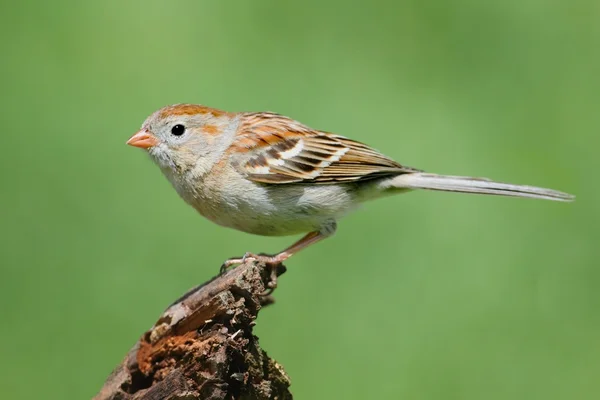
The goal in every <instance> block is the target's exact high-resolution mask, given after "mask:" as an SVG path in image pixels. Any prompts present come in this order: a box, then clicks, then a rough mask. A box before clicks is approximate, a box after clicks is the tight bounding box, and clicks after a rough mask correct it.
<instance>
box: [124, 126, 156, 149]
mask: <svg viewBox="0 0 600 400" xmlns="http://www.w3.org/2000/svg"><path fill="white" fill-rule="evenodd" d="M127 144H128V145H130V146H134V147H139V148H140V149H149V148H150V147H153V146H156V145H157V144H158V139H156V136H154V135H153V134H151V133H150V132H148V130H146V129H142V130H141V131H139V132H137V133H136V134H135V135H133V136H132V137H130V138H129V140H128V141H127Z"/></svg>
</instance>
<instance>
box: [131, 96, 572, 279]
mask: <svg viewBox="0 0 600 400" xmlns="http://www.w3.org/2000/svg"><path fill="white" fill-rule="evenodd" d="M127 144H128V145H131V146H134V147H138V148H141V149H144V150H145V151H147V153H148V154H149V156H150V158H151V159H152V160H153V161H154V162H155V163H156V164H157V165H158V167H159V168H160V169H161V171H162V173H163V174H164V175H165V176H166V178H167V179H168V180H169V181H170V182H171V184H172V185H173V187H174V188H175V190H176V191H177V193H178V194H179V195H180V196H181V198H182V199H183V200H185V202H187V203H188V204H189V205H190V206H192V207H193V208H194V209H196V210H197V211H198V212H199V213H200V214H201V215H202V216H204V217H205V218H207V219H209V220H210V221H212V222H214V223H216V224H218V225H221V226H224V227H228V228H233V229H237V230H240V231H243V232H247V233H251V234H256V235H263V236H287V235H296V234H305V235H304V236H303V237H302V238H301V239H300V240H298V241H297V242H295V243H294V244H292V245H291V246H289V247H287V248H286V249H284V250H283V251H281V252H279V253H277V254H272V255H267V254H262V253H260V254H256V253H251V252H246V253H245V255H244V256H243V257H233V258H229V259H227V260H226V261H225V262H224V263H223V265H222V270H226V269H227V268H229V267H231V266H235V265H238V264H240V263H242V262H244V261H245V260H248V259H254V260H257V261H258V262H261V263H264V264H265V265H268V266H271V267H275V266H278V265H281V263H283V262H284V261H285V260H287V259H288V258H289V257H291V256H292V255H294V254H296V253H297V252H299V251H300V250H302V249H305V248H307V247H308V246H311V245H313V244H315V243H317V242H320V241H321V240H323V239H325V238H328V237H331V236H332V235H333V234H334V233H335V231H336V227H337V221H338V220H340V219H341V218H343V217H344V216H345V215H347V214H348V213H350V212H351V211H353V210H355V209H356V208H357V207H358V206H359V205H360V204H361V203H364V202H366V201H370V200H374V199H378V198H381V197H386V196H390V195H394V194H400V193H405V192H409V191H412V190H416V189H426V190H434V191H446V192H460V193H475V194H486V195H498V196H512V197H527V198H535V199H543V200H555V201H563V202H569V201H573V200H574V198H575V197H574V196H573V195H571V194H568V193H564V192H560V191H556V190H552V189H545V188H541V187H536V186H525V185H515V184H510V183H501V182H496V181H493V180H490V179H487V178H476V177H469V176H451V175H439V174H434V173H427V172H425V171H422V170H420V169H416V168H412V167H408V166H405V165H403V164H399V163H398V162H396V161H394V160H393V159H391V158H389V157H387V156H385V155H383V154H382V153H380V152H379V151H377V150H375V149H373V148H372V147H370V146H368V145H366V144H363V143H361V142H358V141H356V140H352V139H349V138H347V137H344V136H340V135H337V134H334V133H330V132H325V131H320V130H316V129H312V128H310V127H308V126H307V125H304V124H302V123H300V122H298V121H296V120H294V119H292V118H288V117H286V116H283V115H280V114H276V113H272V112H226V111H222V110H219V109H215V108H211V107H207V106H203V105H199V104H174V105H169V106H165V107H162V108H160V109H159V110H157V111H155V112H154V113H152V114H151V115H150V116H149V117H148V118H147V119H146V120H145V121H144V123H143V124H142V126H141V129H140V130H139V131H138V132H137V133H135V134H134V135H133V136H131V138H130V139H129V140H128V141H127Z"/></svg>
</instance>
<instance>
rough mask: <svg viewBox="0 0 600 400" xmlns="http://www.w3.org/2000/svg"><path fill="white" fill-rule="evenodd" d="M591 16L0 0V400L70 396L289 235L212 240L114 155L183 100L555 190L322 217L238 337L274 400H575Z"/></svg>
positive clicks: (91, 388) (566, 8)
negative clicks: (263, 367) (276, 379)
mask: <svg viewBox="0 0 600 400" xmlns="http://www.w3.org/2000/svg"><path fill="white" fill-rule="evenodd" d="M598 4H599V3H598V1H595V0H588V1H577V0H575V1H558V0H557V1H538V0H507V1H501V2H500V1H496V2H492V1H472V0H470V1H469V0H453V1H443V2H442V1H417V0H412V1H398V2H389V3H386V2H377V1H372V2H364V3H355V4H351V3H350V2H346V1H323V0H321V1H302V2H285V3H284V2H281V1H210V2H208V1H199V0H195V1H191V0H189V1H177V2H159V1H148V0H145V1H129V2H120V1H114V0H112V1H102V2H80V1H77V2H76V1H53V2H49V1H46V2H42V1H38V2H27V1H23V2H10V3H9V2H7V1H3V2H2V6H1V8H2V9H1V10H0V11H1V12H0V31H1V33H2V34H1V39H0V40H1V69H2V71H1V72H2V73H1V75H0V85H1V86H0V89H1V90H0V92H1V107H2V112H1V115H0V118H1V121H0V122H1V126H2V132H1V135H2V139H1V143H2V157H0V167H1V168H0V174H1V179H2V185H1V188H2V189H1V190H2V195H1V202H2V203H1V206H2V207H0V210H1V211H0V213H1V214H0V216H1V231H0V234H1V238H0V239H1V240H0V263H1V269H0V273H1V275H0V278H1V279H0V304H1V305H2V306H1V307H2V312H1V314H0V315H1V322H0V355H1V358H0V360H1V361H0V387H1V388H2V397H3V398H7V399H8V398H11V399H12V398H20V399H39V398H44V399H82V398H89V397H91V396H93V395H94V394H95V393H96V392H97V390H98V389H99V388H100V387H101V385H102V383H103V382H104V379H105V378H106V377H107V375H108V374H109V373H110V371H111V370H112V368H113V367H114V366H115V365H117V364H118V363H119V362H120V361H121V358H122V357H123V356H124V354H125V353H126V352H127V351H128V350H129V348H130V346H131V345H132V344H133V343H134V342H135V341H136V340H137V338H138V337H139V335H140V334H141V333H142V332H143V331H144V330H145V329H147V328H148V327H149V326H150V325H151V324H152V323H153V322H154V321H155V319H156V318H157V317H158V315H159V314H160V313H161V312H162V310H163V309H164V308H165V306H167V305H168V304H169V303H170V302H171V301H172V300H173V299H175V298H176V297H177V296H179V295H180V294H181V293H182V292H183V291H185V290H186V289H188V288H189V287H191V286H194V285H195V284H197V283H200V282H203V281H205V280H206V279H208V278H209V277H211V276H212V275H213V274H214V273H215V272H216V271H217V269H218V267H219V265H220V263H221V262H222V261H223V260H224V259H225V258H227V257H230V256H235V255H239V254H242V253H244V252H245V251H255V252H275V251H277V250H280V249H282V248H283V247H285V246H286V245H288V244H289V243H291V242H292V241H293V240H295V238H293V237H288V238H268V237H258V236H251V235H248V234H244V233H240V232H235V231H232V230H228V229H225V228H221V227H218V226H216V225H213V224H211V223H210V222H208V221H206V220H204V219H202V218H201V217H200V216H199V215H197V214H196V213H195V211H194V210H192V209H191V208H190V207H188V206H186V205H185V204H184V202H183V201H181V200H180V199H179V198H178V196H177V194H176V193H175V191H174V190H173V189H172V188H171V187H170V185H169V184H168V182H167V181H166V179H165V178H164V177H163V176H162V175H161V174H160V172H159V170H158V168H156V167H155V166H154V165H153V164H152V162H151V161H150V159H149V158H148V157H147V156H146V155H145V154H144V153H143V152H142V151H140V150H138V149H134V148H131V147H128V146H125V141H126V140H127V139H128V138H129V136H130V135H131V134H132V133H134V132H135V131H136V130H137V128H138V127H139V126H140V125H141V123H142V121H143V120H144V119H145V118H146V116H147V115H149V114H150V113H151V112H153V111H154V110H155V109H157V108H159V107H161V106H163V105H166V104H170V103H178V102H194V103H202V104H205V105H209V106H212V107H217V108H222V109H226V110H231V111H236V110H237V111H261V110H270V111H275V112H279V113H282V114H286V115H289V116H291V117H293V118H295V119H298V120H300V121H302V122H304V123H306V124H308V125H310V126H312V127H315V128H319V129H322V130H327V131H332V132H336V133H339V134H342V135H345V136H349V137H352V138H354V139H358V140H361V141H364V142H367V143H369V144H370V145H372V146H374V147H375V148H378V149H380V150H383V151H384V153H386V154H388V155H389V156H391V157H393V158H395V159H397V160H398V161H400V162H402V163H405V164H406V165H410V166H414V167H418V168H422V169H425V170H427V171H432V172H440V173H448V174H465V175H477V176H488V177H492V178H495V179H498V180H502V181H510V182H514V183H525V184H534V185H540V186H546V187H551V188H556V189H561V190H564V191H568V192H571V193H575V194H576V195H577V196H578V199H577V201H576V202H575V203H573V204H561V203H554V202H543V201H532V200H521V199H509V198H494V197H490V198H485V197H480V196H469V195H456V194H446V193H434V192H419V193H411V194H407V195H403V196H399V197H393V198H386V199H384V200H380V201H378V202H376V203H370V204H367V205H365V206H364V207H362V209H361V210H360V211H358V212H356V213H354V214H353V215H351V216H349V217H347V218H346V219H344V220H343V221H342V222H341V223H340V224H339V230H338V233H337V235H336V236H335V237H334V238H332V239H329V240H327V241H325V242H323V243H321V244H319V245H317V246H315V247H313V248H311V249H310V250H308V251H306V252H304V253H301V254H300V255H298V256H296V257H294V258H293V259H291V260H290V261H289V262H288V263H287V266H288V269H289V271H288V273H287V274H286V275H285V276H284V277H282V279H281V280H280V289H278V291H277V292H276V297H277V304H276V305H275V306H273V307H269V308H268V309H266V310H264V311H263V312H262V313H261V315H260V318H259V320H258V325H257V328H256V333H257V334H258V335H259V337H260V342H261V344H262V346H263V347H264V348H265V349H266V350H267V351H268V352H269V354H270V355H271V356H273V357H274V358H275V359H277V360H278V361H279V362H280V363H281V364H283V365H284V367H285V369H286V370H287V372H288V373H289V374H290V376H291V378H292V391H293V393H294V395H295V396H296V398H298V399H332V398H339V399H367V398H369V399H397V398H402V399H597V398H599V397H600V380H599V379H598V376H599V374H600V311H599V310H600V268H599V265H598V264H599V261H598V259H599V255H600V254H599V253H600V250H599V243H598V242H599V239H600V230H599V227H598V225H599V223H600V209H599V207H598V204H599V195H600V190H599V188H598V186H599V185H598V182H599V178H598V176H599V170H600V163H599V162H598V145H599V144H600V139H598V132H599V128H600V117H599V115H600V113H599V112H598V105H599V104H600V96H599V93H600V78H599V71H600V56H599V54H600V50H599V49H600V46H599V44H600V24H598V21H600V6H599V5H598Z"/></svg>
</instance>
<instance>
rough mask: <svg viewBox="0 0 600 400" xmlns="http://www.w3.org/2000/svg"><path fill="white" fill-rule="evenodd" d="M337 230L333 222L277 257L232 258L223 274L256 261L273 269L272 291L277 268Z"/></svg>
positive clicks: (225, 266) (257, 255) (308, 235)
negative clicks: (237, 265)
mask: <svg viewBox="0 0 600 400" xmlns="http://www.w3.org/2000/svg"><path fill="white" fill-rule="evenodd" d="M335 228H336V224H335V222H332V223H330V224H328V225H326V226H325V227H323V228H322V229H321V230H318V231H314V232H310V233H308V234H306V236H304V237H303V238H302V239H300V240H298V241H297V242H296V243H294V244H293V245H291V246H290V247H288V248H286V249H285V250H283V251H282V252H280V253H277V254H275V255H267V254H253V253H246V254H245V255H244V257H242V258H230V259H229V260H226V261H225V262H224V263H223V265H221V273H224V272H225V271H226V270H227V268H229V267H231V266H233V265H236V264H241V263H243V262H245V261H247V260H256V261H258V262H260V263H264V264H265V265H266V266H267V267H268V268H270V269H271V281H270V282H269V285H268V286H269V288H270V289H273V288H275V287H277V267H278V266H279V265H281V263H282V262H284V261H285V260H287V259H288V258H290V257H291V256H293V255H294V254H296V253H297V252H299V251H300V250H302V249H305V248H307V247H308V246H310V245H312V244H315V243H317V242H319V241H321V240H323V239H325V238H327V237H329V236H331V235H333V234H334V232H335Z"/></svg>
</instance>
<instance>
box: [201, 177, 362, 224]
mask: <svg viewBox="0 0 600 400" xmlns="http://www.w3.org/2000/svg"><path fill="white" fill-rule="evenodd" d="M220 189H221V190H219V193H211V194H210V195H209V196H202V197H204V199H198V200H199V201H194V202H193V204H192V205H193V206H194V208H195V209H196V210H197V211H198V212H199V213H200V214H202V215H203V216H204V217H206V218H208V219H209V220H211V221H213V222H215V223H217V224H219V225H222V226H226V227H229V228H233V229H237V230H240V231H243V232H248V233H252V234H256V235H263V236H285V235H294V234H299V233H305V232H310V231H315V230H319V229H320V228H321V227H323V226H325V225H328V224H330V223H331V222H332V221H336V220H337V219H339V218H341V217H342V216H343V215H345V214H347V213H348V212H349V211H351V210H352V208H354V205H355V201H354V197H355V196H354V195H353V192H352V191H351V190H348V188H346V187H342V186H336V185H323V186H318V187H315V186H305V185H278V186H276V187H273V186H270V185H260V184H256V183H251V186H249V187H248V188H246V189H247V190H239V188H236V189H235V190H227V188H226V187H222V188H220Z"/></svg>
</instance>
